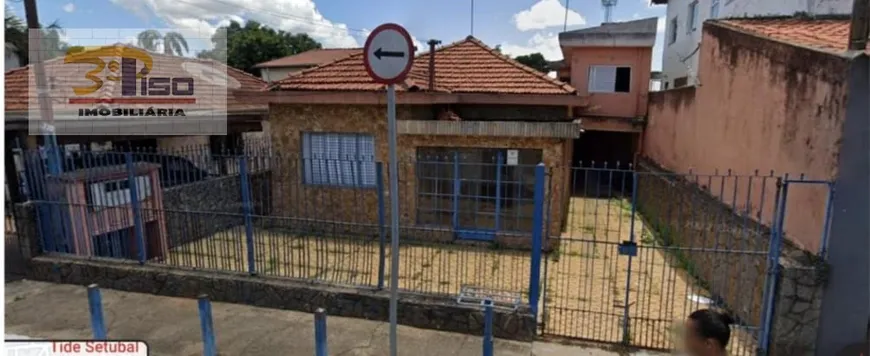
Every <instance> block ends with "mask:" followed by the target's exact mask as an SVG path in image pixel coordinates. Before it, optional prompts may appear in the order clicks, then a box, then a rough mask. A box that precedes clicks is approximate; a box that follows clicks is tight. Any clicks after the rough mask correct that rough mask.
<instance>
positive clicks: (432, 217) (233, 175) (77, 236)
mask: <svg viewBox="0 0 870 356" xmlns="http://www.w3.org/2000/svg"><path fill="white" fill-rule="evenodd" d="M197 152H202V153H201V154H198V153H197ZM238 153H240V154H229V155H217V154H214V153H213V152H205V151H204V148H192V149H187V150H183V151H174V152H167V151H163V152H156V151H149V152H142V151H130V152H100V153H83V154H81V155H79V156H78V157H73V156H65V157H64V159H63V160H64V161H65V163H62V164H63V165H62V167H59V166H60V165H61V164H60V163H57V164H55V168H51V167H50V165H49V164H48V163H47V162H48V161H49V160H48V159H47V158H48V157H50V155H46V154H45V153H44V152H27V153H24V154H23V158H24V161H25V162H26V163H27V167H28V169H27V174H26V175H25V179H24V181H25V182H24V183H22V187H24V186H26V189H25V190H26V191H27V194H28V196H29V198H30V199H31V200H33V201H34V202H35V203H36V210H37V212H36V217H37V227H38V230H39V234H40V236H41V237H42V240H41V242H42V244H43V245H42V248H43V249H44V251H46V252H48V253H72V254H79V255H85V256H100V257H105V258H117V259H132V260H138V261H140V262H141V263H150V264H163V265H170V266H174V267H177V268H193V269H201V270H215V271H230V272H237V273H243V274H252V275H253V274H255V275H264V276H275V277H282V278H290V279H296V280H304V281H309V282H311V281H313V282H318V283H323V284H337V285H345V286H355V287H362V288H371V289H380V288H385V287H387V286H388V283H389V282H388V281H389V280H390V278H389V277H390V276H389V270H388V269H387V268H386V263H387V261H388V259H389V257H390V255H391V254H392V253H393V251H391V250H390V246H389V243H388V241H389V239H390V236H389V229H388V221H390V217H389V209H387V208H388V203H387V198H388V197H389V194H391V192H389V191H388V190H387V189H386V187H388V184H387V177H388V176H389V172H388V165H387V164H384V163H381V162H378V161H377V159H375V157H373V156H361V155H353V156H350V155H342V154H341V153H340V152H338V153H334V154H329V155H324V156H317V155H315V156H307V155H304V156H296V155H286V154H281V153H277V152H271V151H270V150H268V149H262V150H259V151H247V152H238ZM241 153H244V154H241ZM402 157H403V158H402V159H400V162H398V164H397V167H398V170H399V171H398V176H399V191H398V192H396V194H398V198H399V205H400V212H401V215H400V216H399V221H400V236H401V247H400V249H399V253H400V267H399V276H398V281H399V286H398V287H399V288H400V289H401V290H403V291H405V292H410V293H421V294H428V295H439V296H447V297H456V296H458V295H461V294H462V293H463V291H467V290H472V289H473V290H475V291H478V292H481V291H483V293H484V294H487V295H499V296H502V297H503V299H504V300H521V301H522V302H523V303H526V304H528V305H529V307H530V308H531V309H532V311H533V312H534V313H536V315H537V316H538V322H539V324H540V326H541V331H542V332H543V333H544V334H545V335H551V336H558V337H568V338H579V339H589V340H596V341H607V342H614V343H624V344H629V345H634V346H640V347H647V348H656V349H667V348H672V347H674V346H675V344H674V342H673V341H674V340H673V338H674V336H675V335H678V329H677V326H678V322H680V321H682V320H684V319H685V318H686V317H687V316H688V314H689V313H691V312H692V311H694V310H695V309H699V308H704V307H714V308H722V309H726V310H729V311H731V312H732V313H733V314H734V316H736V317H737V319H738V325H736V326H735V327H734V337H733V341H732V344H731V346H730V347H731V353H732V354H735V355H744V354H752V353H754V352H755V351H756V350H763V349H765V347H766V346H765V345H766V343H767V340H768V339H767V338H769V336H770V325H771V324H772V322H771V319H770V318H771V315H770V311H771V310H772V300H771V297H772V295H773V292H774V290H773V286H774V285H775V283H776V278H777V277H776V276H777V270H776V268H778V267H777V266H778V264H777V263H776V261H778V258H779V254H780V253H781V245H782V241H783V234H784V233H783V225H782V224H783V222H782V221H783V220H784V215H785V210H786V209H785V206H786V196H787V190H788V189H787V187H788V185H789V183H790V182H792V180H789V179H788V178H783V177H779V176H775V175H773V174H769V175H761V174H751V175H745V176H738V175H732V174H730V173H728V174H712V175H700V174H694V173H689V174H676V175H675V174H663V173H660V172H658V171H656V170H654V169H643V168H642V167H632V166H623V167H620V166H618V165H617V166H610V167H608V166H607V165H601V164H599V165H596V166H589V167H572V168H566V167H545V166H544V165H543V164H536V163H537V162H539V161H541V160H542V157H540V151H538V152H537V153H536V152H534V151H533V150H529V152H519V154H518V157H517V156H515V157H510V158H509V157H505V156H504V155H503V152H502V151H499V150H484V149H466V148H459V149H456V148H429V149H423V150H418V152H416V153H415V154H413V155H408V154H406V155H403V156H402ZM221 167H223V168H221ZM50 168H51V169H50ZM60 168H62V169H60ZM52 172H54V173H53V174H52ZM557 182H560V183H558V184H557ZM795 182H796V181H795ZM134 187H135V189H134ZM829 198H830V197H829ZM826 209H830V207H827V208H826ZM827 218H828V217H826V219H827ZM768 226H773V227H774V228H773V229H771V228H769V227H768ZM824 233H825V232H824V231H823V240H824V241H826V235H825V234H824ZM772 261H773V263H771V262H772Z"/></svg>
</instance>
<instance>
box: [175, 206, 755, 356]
mask: <svg viewBox="0 0 870 356" xmlns="http://www.w3.org/2000/svg"><path fill="white" fill-rule="evenodd" d="M568 219H569V220H568V222H567V224H566V231H565V232H564V233H563V234H562V241H561V243H560V247H559V248H558V249H557V250H556V251H554V252H552V253H550V254H549V255H548V256H547V257H546V259H547V260H546V263H545V264H544V266H542V268H543V270H542V278H544V279H545V285H544V296H543V308H542V310H543V311H544V317H543V319H542V322H543V323H544V332H545V334H547V335H551V336H556V337H565V338H579V339H589V340H595V341H605V342H614V343H616V342H621V341H623V337H624V336H627V338H628V340H627V341H629V342H630V343H631V344H632V345H635V346H640V347H647V348H656V349H671V348H674V347H676V345H675V342H674V341H675V339H676V338H677V337H679V334H680V331H679V322H680V321H682V320H684V319H685V318H686V317H687V316H688V314H689V313H691V312H692V311H694V310H695V309H700V308H705V307H706V306H707V305H706V304H705V302H708V301H709V300H708V299H707V298H709V293H708V292H706V291H705V290H703V288H701V287H699V286H696V285H695V284H694V283H693V282H691V281H692V279H691V278H690V277H689V276H688V275H687V274H686V273H685V271H684V270H683V269H681V268H680V267H679V266H680V264H679V261H678V260H677V259H676V258H674V257H673V254H672V253H667V252H668V251H666V249H667V248H665V247H662V246H660V245H659V244H657V243H656V240H655V239H654V238H653V236H652V234H651V232H650V230H649V229H648V228H647V227H646V226H644V224H643V223H642V219H640V218H639V217H638V218H636V219H634V235H635V238H636V241H637V242H638V250H637V255H636V256H635V257H632V258H629V257H628V256H624V255H619V254H618V251H617V246H618V244H619V243H620V242H622V241H624V240H628V239H629V238H630V232H631V231H632V218H631V208H630V204H629V203H628V202H627V201H625V200H614V199H593V198H576V197H575V198H572V200H571V204H570V207H569V218H568ZM254 236H255V238H254V240H255V242H254V244H255V258H254V260H255V264H256V265H255V269H256V271H257V273H259V274H261V275H272V276H281V277H289V278H298V279H306V280H317V281H321V282H326V283H335V284H343V285H356V286H368V287H375V286H377V281H378V269H379V254H380V251H379V243H378V240H377V238H369V237H365V238H364V237H359V238H332V237H330V238H324V237H313V236H299V235H295V234H291V233H288V232H282V231H276V230H272V229H268V230H267V229H259V228H258V229H255V231H254ZM400 253H401V254H400V257H399V258H400V271H399V288H401V289H403V290H406V291H411V292H416V293H426V294H439V295H445V296H451V297H456V296H457V295H458V294H459V291H460V289H461V287H462V286H463V285H471V286H475V287H479V288H486V289H489V290H492V292H493V293H498V292H502V293H503V292H509V293H508V294H510V295H511V296H512V297H513V296H516V297H519V298H522V299H523V301H527V300H528V297H527V291H528V280H529V274H530V271H529V270H530V257H529V252H528V251H513V250H505V249H494V248H491V247H489V246H487V245H479V244H478V245H476V244H459V243H448V244H438V245H436V244H426V245H420V244H411V243H403V244H402V245H401V248H400ZM385 256H386V259H385V267H386V268H385V271H386V272H385V273H386V276H385V280H386V283H387V285H388V283H389V279H390V278H389V261H390V249H389V244H387V247H386V251H385ZM247 260H248V257H247V252H246V247H245V232H244V228H243V227H242V226H240V227H237V228H236V229H232V230H228V231H224V232H222V233H219V234H216V235H214V236H212V237H210V238H207V239H202V240H199V241H196V242H194V243H189V244H186V245H184V246H180V247H177V248H174V249H172V250H171V251H170V255H169V257H168V259H167V263H169V264H174V265H180V266H186V267H194V268H200V269H218V270H231V271H237V272H247V271H248V264H247V263H248V262H247ZM629 268H630V269H631V273H630V274H629V273H627V271H628V270H629ZM629 276H630V277H629ZM629 278H630V280H629ZM626 285H628V286H629V288H628V293H626ZM626 300H628V311H629V316H630V318H629V325H628V328H629V329H628V330H629V332H628V333H626V334H624V333H623V315H624V312H625V308H626V303H625V301H626ZM753 332H754V331H753ZM734 334H735V335H734V337H733V338H732V340H733V341H732V345H731V349H732V352H731V354H732V355H750V354H753V353H754V344H753V343H752V342H749V341H748V340H751V339H752V338H751V337H749V335H748V334H749V332H748V331H745V330H736V332H735V333H734Z"/></svg>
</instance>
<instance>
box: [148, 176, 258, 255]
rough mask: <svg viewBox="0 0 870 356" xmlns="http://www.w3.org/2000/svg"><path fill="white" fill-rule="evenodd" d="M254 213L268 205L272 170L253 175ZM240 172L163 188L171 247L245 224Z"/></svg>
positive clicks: (168, 239) (164, 207)
mask: <svg viewBox="0 0 870 356" xmlns="http://www.w3.org/2000/svg"><path fill="white" fill-rule="evenodd" d="M250 177H251V178H250V180H251V190H252V195H251V199H252V203H253V206H254V213H255V214H257V215H260V214H261V213H263V212H266V209H268V203H267V202H266V201H267V200H266V198H265V197H268V196H269V195H268V192H266V191H265V189H266V187H265V186H264V183H265V182H268V180H269V177H270V175H269V173H268V172H258V173H255V174H251V175H250ZM242 208H243V207H242V187H241V179H240V176H239V175H233V176H226V177H219V178H215V179H209V180H204V181H199V182H195V183H190V184H185V185H180V186H175V187H172V188H169V189H166V190H164V191H163V209H164V216H165V218H166V233H167V235H168V236H167V241H168V242H169V247H170V248H172V247H176V246H179V245H182V244H185V243H189V242H192V241H196V240H199V239H202V238H206V237H209V236H211V235H213V234H215V233H217V232H221V231H224V230H226V229H229V228H232V227H234V226H238V225H242V224H244V217H243V215H242V213H243V210H242Z"/></svg>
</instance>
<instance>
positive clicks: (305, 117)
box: [269, 105, 567, 244]
mask: <svg viewBox="0 0 870 356" xmlns="http://www.w3.org/2000/svg"><path fill="white" fill-rule="evenodd" d="M481 110H482V108H469V109H468V111H469V112H478V113H479V112H481ZM561 110H565V111H567V109H565V108H562V109H561ZM385 112H386V108H385V107H383V106H351V105H344V106H331V105H330V106H326V105H273V106H272V107H271V108H270V115H271V117H270V119H269V121H270V127H271V128H270V130H271V133H272V137H271V141H272V144H273V147H274V151H275V152H276V154H278V155H280V156H281V158H280V159H279V161H280V162H275V163H274V164H273V166H272V171H273V174H274V176H273V178H274V179H273V181H272V192H273V198H272V199H273V206H274V209H275V210H274V213H275V214H276V215H280V216H288V217H295V218H299V219H305V220H318V221H335V222H341V224H329V227H328V228H329V229H330V231H334V232H335V231H342V230H341V229H345V230H347V232H348V233H354V234H360V233H361V231H365V232H364V233H362V234H363V235H371V234H376V233H377V230H376V226H377V225H376V224H377V222H378V196H377V189H375V188H342V187H332V186H315V185H306V184H303V181H302V176H301V173H302V169H301V168H302V167H301V166H300V164H299V158H300V156H301V151H300V149H301V146H302V144H301V140H302V138H301V137H302V133H303V132H346V133H367V134H372V135H374V138H375V155H376V160H377V161H379V162H388V157H387V156H388V139H387V121H386V118H385V117H384V116H385V115H384V113H385ZM528 112H529V114H530V115H533V113H532V112H530V111H528ZM555 112H558V111H555ZM430 113H431V109H428V108H426V107H412V106H399V107H397V118H398V119H399V120H409V119H420V117H421V116H422V117H424V118H425V117H426V116H428V115H430ZM544 114H547V112H546V111H545V112H544ZM565 141H566V140H563V139H547V138H508V137H462V136H424V135H402V136H399V137H398V154H399V169H400V171H399V190H400V191H399V204H400V205H401V211H402V216H401V217H400V219H401V220H400V221H401V224H402V225H404V226H406V227H407V228H413V227H414V225H415V222H416V221H417V219H416V211H417V205H416V200H417V195H416V184H417V179H416V173H415V169H416V167H415V162H416V154H417V148H418V147H482V148H483V147H486V148H517V149H520V148H528V149H540V150H542V151H543V160H544V164H546V165H547V166H549V167H554V166H560V165H562V164H564V160H565V159H566V157H565V154H566V147H567V146H566V143H565ZM383 166H384V171H383V172H384V175H383V179H384V182H383V183H384V185H383V186H384V189H385V191H386V190H388V189H389V188H388V187H389V184H388V180H387V179H388V177H389V173H388V172H389V171H388V169H387V164H386V163H384V165H383ZM553 180H554V181H553V182H552V186H553V187H561V186H563V184H564V182H565V177H564V175H556V176H554V177H553ZM563 195H564V193H563V190H561V189H558V190H554V191H553V194H552V197H551V199H552V203H551V214H552V217H551V231H552V232H553V233H555V232H557V231H560V227H561V220H562V216H563V210H564V208H563V206H564V205H565V204H567V199H566V198H565V197H564V196H563ZM384 199H385V200H386V202H389V192H386V194H385V197H384ZM388 206H389V205H388V204H386V205H385V207H388ZM387 210H389V209H387ZM386 219H387V220H386V221H389V211H387V218H386ZM361 225H365V226H361ZM366 226H367V227H366ZM312 228H316V227H312ZM336 229H338V230H336ZM425 231H426V232H427V233H431V232H432V231H433V229H431V228H427V229H425ZM443 232H444V233H445V234H442V235H440V237H437V238H438V239H445V240H449V239H450V238H452V232H450V231H447V230H445V231H443ZM415 233H422V231H416V232H415ZM499 239H501V240H502V242H504V243H506V244H511V243H513V242H515V241H514V239H513V238H512V237H509V236H503V237H502V236H500V237H499ZM523 239H524V240H527V237H524V238H523Z"/></svg>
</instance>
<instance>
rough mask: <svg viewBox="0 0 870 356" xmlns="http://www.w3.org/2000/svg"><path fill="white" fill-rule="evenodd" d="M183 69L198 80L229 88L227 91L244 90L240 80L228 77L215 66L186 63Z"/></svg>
mask: <svg viewBox="0 0 870 356" xmlns="http://www.w3.org/2000/svg"><path fill="white" fill-rule="evenodd" d="M181 67H182V68H184V70H185V71H187V73H188V74H190V75H192V76H193V77H194V78H196V79H197V80H202V81H205V82H207V83H209V84H212V85H217V86H222V87H227V89H241V88H242V84H241V83H239V81H238V80H236V79H235V78H233V77H231V76H229V75H227V73H226V71H225V70H220V69H217V68H214V66H210V65H206V64H202V63H196V62H185V63H183V64H182V65H181Z"/></svg>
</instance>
